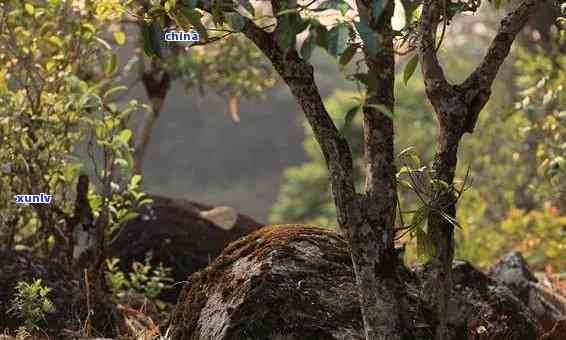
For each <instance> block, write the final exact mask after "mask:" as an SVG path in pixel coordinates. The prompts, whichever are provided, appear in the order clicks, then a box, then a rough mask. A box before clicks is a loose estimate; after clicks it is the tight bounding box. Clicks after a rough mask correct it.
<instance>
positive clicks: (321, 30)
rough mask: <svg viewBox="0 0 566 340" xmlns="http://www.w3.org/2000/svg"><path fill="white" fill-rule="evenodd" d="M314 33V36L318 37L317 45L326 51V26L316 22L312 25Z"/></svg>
mask: <svg viewBox="0 0 566 340" xmlns="http://www.w3.org/2000/svg"><path fill="white" fill-rule="evenodd" d="M313 31H314V36H315V37H316V44H317V45H318V46H320V47H322V48H324V49H326V41H327V39H326V36H327V35H328V30H327V29H326V27H325V26H323V25H321V24H320V23H319V22H314V23H313V24H312V25H311V32H313Z"/></svg>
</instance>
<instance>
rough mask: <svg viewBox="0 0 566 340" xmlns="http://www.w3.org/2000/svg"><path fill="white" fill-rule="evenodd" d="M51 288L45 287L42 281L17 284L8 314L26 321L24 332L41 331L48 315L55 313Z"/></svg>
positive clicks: (36, 280) (20, 331)
mask: <svg viewBox="0 0 566 340" xmlns="http://www.w3.org/2000/svg"><path fill="white" fill-rule="evenodd" d="M50 291H51V288H49V287H45V286H43V283H42V282H41V279H35V280H34V281H33V282H31V283H28V282H25V281H20V282H18V283H17V284H16V289H15V293H14V297H13V299H12V300H11V302H10V308H9V309H8V313H10V314H12V315H14V316H15V317H17V318H20V319H22V320H23V321H24V326H23V327H24V330H19V331H18V333H19V334H21V333H22V331H23V332H24V333H25V332H34V331H37V330H39V328H40V322H41V321H43V320H45V317H46V316H47V314H51V313H54V312H55V305H53V302H52V301H51V299H50V298H49V292H50Z"/></svg>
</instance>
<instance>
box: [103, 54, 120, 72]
mask: <svg viewBox="0 0 566 340" xmlns="http://www.w3.org/2000/svg"><path fill="white" fill-rule="evenodd" d="M104 71H105V72H106V75H108V76H112V75H114V74H115V73H116V72H117V71H118V56H117V55H116V54H115V53H112V54H111V55H110V60H108V63H107V64H106V68H105V70H104Z"/></svg>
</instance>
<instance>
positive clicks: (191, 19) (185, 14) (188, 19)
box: [177, 7, 208, 41]
mask: <svg viewBox="0 0 566 340" xmlns="http://www.w3.org/2000/svg"><path fill="white" fill-rule="evenodd" d="M201 18H202V13H200V12H199V11H197V10H196V9H190V8H187V7H182V8H181V9H180V11H179V12H178V14H177V19H180V20H181V22H179V25H180V26H181V27H182V28H183V29H185V30H189V29H190V26H192V27H194V28H195V29H196V30H197V32H198V33H199V35H200V36H201V37H202V40H204V41H206V40H208V31H207V30H206V27H204V25H203V24H202V22H201ZM189 25H190V26H189Z"/></svg>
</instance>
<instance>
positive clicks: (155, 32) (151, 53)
mask: <svg viewBox="0 0 566 340" xmlns="http://www.w3.org/2000/svg"><path fill="white" fill-rule="evenodd" d="M160 39H161V27H159V23H157V22H156V21H151V22H147V21H144V23H143V50H144V52H145V54H146V55H147V56H148V57H150V58H152V57H160V56H161V41H160Z"/></svg>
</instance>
